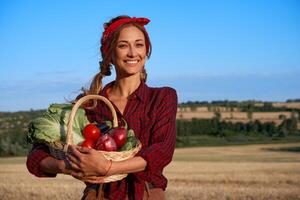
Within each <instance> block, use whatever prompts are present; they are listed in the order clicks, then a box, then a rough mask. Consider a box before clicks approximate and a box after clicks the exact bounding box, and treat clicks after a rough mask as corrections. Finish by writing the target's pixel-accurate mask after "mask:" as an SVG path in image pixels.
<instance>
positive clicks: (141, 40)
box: [118, 39, 144, 43]
mask: <svg viewBox="0 0 300 200" xmlns="http://www.w3.org/2000/svg"><path fill="white" fill-rule="evenodd" d="M143 41H144V40H143V39H137V40H135V42H143ZM119 42H126V43H127V42H129V41H128V40H119V41H118V43H119Z"/></svg>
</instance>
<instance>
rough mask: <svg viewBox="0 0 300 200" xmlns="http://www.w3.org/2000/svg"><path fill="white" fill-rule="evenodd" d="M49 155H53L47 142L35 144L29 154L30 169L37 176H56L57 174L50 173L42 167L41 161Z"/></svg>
mask: <svg viewBox="0 0 300 200" xmlns="http://www.w3.org/2000/svg"><path fill="white" fill-rule="evenodd" d="M49 156H51V155H50V152H49V149H48V147H47V146H46V145H45V144H34V145H33V147H32V149H31V151H30V152H29V154H28V156H27V161H26V166H27V169H28V171H29V172H30V173H31V174H33V175H35V176H37V177H56V174H50V173H47V172H44V171H42V170H41V169H40V163H41V161H42V160H43V159H45V158H47V157H49Z"/></svg>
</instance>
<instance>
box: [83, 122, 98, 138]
mask: <svg viewBox="0 0 300 200" xmlns="http://www.w3.org/2000/svg"><path fill="white" fill-rule="evenodd" d="M82 135H83V137H84V138H85V139H91V140H93V141H97V140H98V138H99V137H100V135H101V133H100V130H99V128H98V127H97V126H96V124H88V125H86V126H85V127H84V129H83V131H82Z"/></svg>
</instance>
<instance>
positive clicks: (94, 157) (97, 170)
mask: <svg viewBox="0 0 300 200" xmlns="http://www.w3.org/2000/svg"><path fill="white" fill-rule="evenodd" d="M67 159H68V161H69V164H70V166H71V168H72V169H74V170H75V171H72V172H71V175H72V176H73V177H75V178H77V179H80V180H83V181H85V179H86V180H87V182H89V181H96V180H98V182H99V181H100V179H101V176H103V175H105V174H106V173H107V170H108V168H109V165H110V161H109V160H107V159H106V158H105V157H104V156H103V154H102V153H101V152H98V151H96V150H95V149H89V148H85V147H78V146H72V145H70V146H69V149H68V154H67Z"/></svg>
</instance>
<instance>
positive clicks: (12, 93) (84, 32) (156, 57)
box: [0, 0, 300, 111]
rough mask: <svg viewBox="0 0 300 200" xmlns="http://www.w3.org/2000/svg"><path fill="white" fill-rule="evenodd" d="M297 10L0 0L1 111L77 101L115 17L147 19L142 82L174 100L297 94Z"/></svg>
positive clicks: (298, 4)
mask: <svg viewBox="0 0 300 200" xmlns="http://www.w3.org/2000/svg"><path fill="white" fill-rule="evenodd" d="M299 11H300V1H298V0H281V1H279V0H272V1H271V0H270V1H268V0H240V1H238V0H235V1H234V0H223V1H214V0H212V1H199V0H198V1H197V0H194V1H189V0H186V1H99V0H89V1H70V0H63V1H59V0H51V1H50V0H48V1H47V0H45V1H37V0H27V1H25V0H24V1H17V0H16V1H8V0H0V30H1V31H0V44H1V45H0V90H1V93H2V94H1V98H0V111H17V110H28V109H31V108H32V109H40V108H47V106H48V105H49V104H50V103H53V102H58V103H60V102H65V99H66V98H67V99H72V98H73V97H75V96H76V95H77V94H78V92H79V90H80V88H81V87H82V86H86V87H87V86H88V84H89V82H90V80H91V78H92V76H93V75H94V74H95V73H97V71H98V61H99V57H100V55H99V40H100V37H101V33H102V31H103V23H104V22H106V21H108V20H110V19H111V18H112V17H115V16H117V15H121V14H126V15H129V16H137V17H139V16H143V17H148V18H150V20H151V22H150V23H149V24H148V25H147V27H146V28H147V30H148V32H149V35H150V37H151V41H152V45H153V53H152V56H151V58H150V59H149V60H148V62H147V64H146V68H147V72H148V77H149V79H148V85H150V86H171V87H173V88H175V89H176V90H177V92H178V97H179V101H180V102H185V101H188V100H198V101H211V100H225V99H228V100H248V99H256V100H263V101H285V100H287V99H293V98H300V92H299V91H300V90H299V88H300V80H299V77H300V12H299ZM113 79H114V77H113V76H112V77H110V78H106V79H105V83H107V82H109V81H111V80H113Z"/></svg>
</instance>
